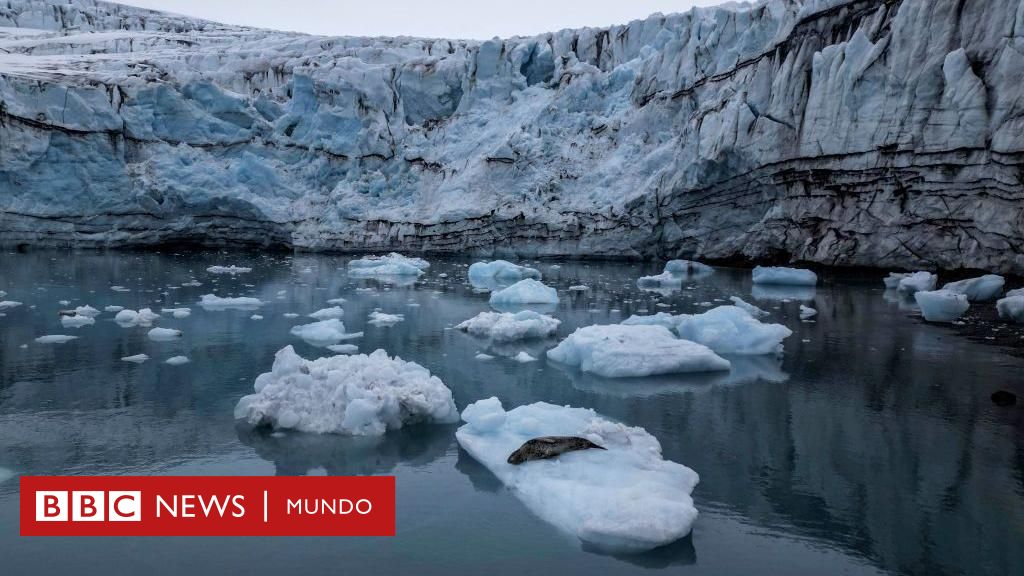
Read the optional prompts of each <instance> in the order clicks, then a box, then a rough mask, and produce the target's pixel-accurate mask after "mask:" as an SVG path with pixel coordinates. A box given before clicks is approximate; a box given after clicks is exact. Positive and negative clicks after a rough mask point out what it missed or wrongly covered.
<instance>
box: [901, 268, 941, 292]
mask: <svg viewBox="0 0 1024 576" xmlns="http://www.w3.org/2000/svg"><path fill="white" fill-rule="evenodd" d="M938 280H939V278H938V276H936V275H935V274H932V273H931V272H914V273H913V274H907V275H906V276H904V277H903V278H900V281H899V283H898V284H897V285H896V288H897V289H898V290H899V291H900V293H902V294H906V295H907V296H912V295H913V294H914V293H915V292H928V291H929V290H935V284H936V282H938Z"/></svg>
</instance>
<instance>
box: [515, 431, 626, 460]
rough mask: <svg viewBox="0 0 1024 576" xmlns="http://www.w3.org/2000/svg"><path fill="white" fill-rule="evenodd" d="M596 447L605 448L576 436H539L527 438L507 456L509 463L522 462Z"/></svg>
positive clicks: (545, 458)
mask: <svg viewBox="0 0 1024 576" xmlns="http://www.w3.org/2000/svg"><path fill="white" fill-rule="evenodd" d="M590 448H596V449H598V450H606V448H604V447H603V446H598V445H597V444H594V443H593V442H591V441H590V440H587V439H586V438H580V437H578V436H541V437H540V438H533V439H530V440H527V441H526V442H524V443H523V445H522V446H520V447H519V449H518V450H516V451H515V452H513V453H512V454H510V455H509V457H508V463H509V464H522V463H523V462H527V461H529V460H547V459H548V458H554V457H555V456H558V455H561V454H564V453H566V452H573V451H575V450H588V449H590Z"/></svg>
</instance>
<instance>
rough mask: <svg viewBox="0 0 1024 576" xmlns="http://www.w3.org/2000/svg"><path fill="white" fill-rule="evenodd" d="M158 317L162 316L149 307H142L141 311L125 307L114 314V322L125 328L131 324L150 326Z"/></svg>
mask: <svg viewBox="0 0 1024 576" xmlns="http://www.w3.org/2000/svg"><path fill="white" fill-rule="evenodd" d="M158 318H160V315H159V314H157V313H156V312H153V311H152V310H150V309H149V308H142V309H140V310H139V311H135V310H128V309H124V310H121V311H120V312H118V313H117V315H116V316H114V322H117V323H118V324H120V325H121V326H123V327H125V328H127V327H130V326H149V325H150V324H152V323H153V322H154V321H156V319H158Z"/></svg>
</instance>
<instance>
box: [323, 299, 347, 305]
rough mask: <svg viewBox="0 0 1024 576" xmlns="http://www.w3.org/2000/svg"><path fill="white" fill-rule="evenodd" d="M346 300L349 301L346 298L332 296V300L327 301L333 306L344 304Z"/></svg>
mask: <svg viewBox="0 0 1024 576" xmlns="http://www.w3.org/2000/svg"><path fill="white" fill-rule="evenodd" d="M345 302H348V300H345V299H344V298H331V299H330V300H328V301H327V303H328V304H330V305H332V306H338V305H339V304H344V303H345Z"/></svg>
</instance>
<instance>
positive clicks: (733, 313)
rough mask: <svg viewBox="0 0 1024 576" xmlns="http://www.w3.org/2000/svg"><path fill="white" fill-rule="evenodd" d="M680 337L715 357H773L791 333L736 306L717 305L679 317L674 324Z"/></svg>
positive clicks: (787, 329)
mask: <svg viewBox="0 0 1024 576" xmlns="http://www.w3.org/2000/svg"><path fill="white" fill-rule="evenodd" d="M676 332H677V333H678V334H679V337H680V338H683V339H685V340H690V341H693V342H697V343H698V344H703V345H704V346H707V347H708V348H710V349H711V350H713V351H715V352H716V353H718V354H742V355H759V354H777V353H781V352H782V341H783V340H785V339H786V338H788V337H789V336H790V335H792V334H793V331H792V330H790V329H789V328H786V327H785V326H783V325H782V324H766V323H763V322H761V321H759V320H758V319H757V318H754V317H753V316H751V315H750V313H749V312H747V311H746V310H744V309H742V308H740V307H738V306H719V307H717V308H712V309H711V310H708V311H707V312H704V313H703V314H693V315H683V316H681V317H680V319H679V324H677V325H676Z"/></svg>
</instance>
